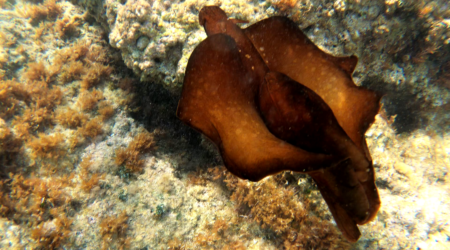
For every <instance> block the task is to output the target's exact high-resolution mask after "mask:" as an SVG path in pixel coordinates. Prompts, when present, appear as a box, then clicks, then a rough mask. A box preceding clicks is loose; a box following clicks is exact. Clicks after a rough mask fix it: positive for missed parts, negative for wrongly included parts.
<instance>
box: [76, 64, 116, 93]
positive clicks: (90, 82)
mask: <svg viewBox="0 0 450 250" xmlns="http://www.w3.org/2000/svg"><path fill="white" fill-rule="evenodd" d="M111 72H112V68H111V67H109V66H105V65H102V64H100V63H91V64H90V65H89V68H88V69H87V70H86V73H85V74H83V77H82V80H81V88H83V89H89V88H91V87H93V86H96V85H97V84H99V83H100V81H101V80H102V79H106V78H108V77H109V75H110V74H111Z"/></svg>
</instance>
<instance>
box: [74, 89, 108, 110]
mask: <svg viewBox="0 0 450 250" xmlns="http://www.w3.org/2000/svg"><path fill="white" fill-rule="evenodd" d="M103 98H104V97H103V93H102V92H101V91H100V90H97V89H94V90H92V91H87V90H85V91H81V93H80V94H79V95H78V100H77V104H78V106H79V107H80V108H81V109H82V110H84V111H87V110H92V109H94V108H95V107H96V106H97V103H98V101H100V100H101V99H103Z"/></svg>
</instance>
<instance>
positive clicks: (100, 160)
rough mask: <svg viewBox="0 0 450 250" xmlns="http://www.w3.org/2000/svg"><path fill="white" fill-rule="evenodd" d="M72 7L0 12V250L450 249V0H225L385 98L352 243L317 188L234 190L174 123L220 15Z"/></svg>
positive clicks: (45, 4) (19, 6) (281, 181)
mask: <svg viewBox="0 0 450 250" xmlns="http://www.w3.org/2000/svg"><path fill="white" fill-rule="evenodd" d="M74 3H75V5H74V4H72V3H70V2H64V1H54V0H47V1H16V2H11V1H0V6H1V7H2V9H1V10H0V22H1V23H0V47H1V49H0V65H1V67H0V77H1V79H0V102H1V105H0V166H1V169H0V174H1V178H2V179H1V190H0V191H1V192H0V215H1V218H0V225H1V226H0V248H5V249H6V248H8V249H13V248H17V249H23V248H39V247H41V248H44V249H49V248H63V247H64V248H66V249H78V248H83V249H99V248H104V249H107V248H112V249H113V248H117V249H120V248H123V249H143V248H147V249H280V248H283V247H284V248H286V249H408V248H420V249H448V248H449V244H450V243H449V240H448V239H449V236H450V226H449V225H450V215H449V214H448V211H450V209H449V199H448V197H449V191H450V179H449V174H448V166H450V162H449V161H450V159H449V157H448V156H449V154H450V139H449V138H450V137H449V134H448V133H449V122H448V121H449V107H450V104H449V82H450V77H449V75H450V73H448V72H449V68H450V66H449V65H450V63H449V61H450V60H449V59H450V55H449V53H448V51H449V50H448V48H449V43H450V21H449V20H450V7H449V4H448V3H447V1H444V0H436V1H413V0H410V1H399V0H389V1H388V0H386V1H359V0H353V1H351V0H349V1H341V0H336V1H321V0H305V1H287V0H281V1H267V2H246V1H228V2H221V8H222V9H224V10H225V12H227V13H228V14H230V15H231V14H233V13H239V14H235V16H234V17H235V18H240V19H244V20H248V21H249V22H250V23H253V22H255V21H257V20H261V19H263V18H265V17H269V16H273V15H287V16H289V17H290V18H291V19H293V20H294V21H295V22H297V23H298V24H299V25H300V27H301V28H302V29H303V30H304V32H305V34H307V35H308V37H309V38H310V39H312V40H313V41H314V43H315V44H317V45H319V46H320V47H321V48H322V49H324V50H327V51H329V52H331V53H332V54H335V55H349V54H355V55H357V56H358V57H359V64H358V67H357V69H356V72H355V74H354V75H353V77H354V79H355V81H356V82H357V83H358V84H360V85H364V86H366V87H368V88H371V89H374V90H378V91H381V92H384V93H386V96H385V99H384V101H383V105H384V107H383V108H382V111H381V112H380V114H379V115H378V116H377V118H376V121H375V123H374V124H373V125H372V128H371V129H370V130H369V131H368V133H367V134H366V137H367V141H368V144H369V149H370V151H371V154H372V157H373V159H374V166H375V168H376V174H377V182H376V183H377V186H378V188H379V192H380V196H381V200H382V206H381V209H380V212H379V215H378V216H377V218H376V219H375V221H373V222H371V223H369V224H368V225H367V226H362V227H361V229H362V234H363V237H362V238H361V239H360V240H359V241H358V242H357V243H355V244H352V245H350V244H349V243H348V242H346V241H345V240H344V239H343V238H342V236H341V235H340V234H339V232H338V231H337V229H336V228H335V226H334V225H333V221H332V218H331V215H330V214H329V212H328V211H327V209H326V206H325V203H324V202H323V200H322V198H321V197H320V194H319V192H318V190H317V188H316V187H314V186H313V185H312V182H311V179H309V178H306V177H305V176H303V175H299V174H295V173H289V172H286V173H282V174H279V175H277V176H274V177H270V178H267V179H264V180H263V181H261V182H257V183H253V182H247V181H243V180H240V179H237V178H236V177H234V176H232V175H231V174H229V173H228V172H227V171H226V170H225V169H224V168H223V167H220V164H221V162H220V160H218V158H217V155H216V152H215V151H214V150H209V149H207V148H211V147H210V145H209V144H208V142H207V141H203V142H201V140H202V139H201V138H200V137H199V136H198V135H197V134H195V133H193V132H191V131H188V130H187V129H186V128H184V127H183V126H181V124H178V123H176V121H175V119H173V118H172V115H173V114H174V113H175V108H176V107H175V104H173V99H176V98H175V97H173V96H174V95H176V94H177V93H179V91H180V87H181V82H182V79H183V76H184V70H185V67H186V63H187V59H188V58H189V56H190V54H191V52H192V50H193V49H194V48H195V46H197V45H198V43H199V42H200V41H201V40H203V39H204V38H205V37H206V35H205V34H204V31H203V30H202V29H201V28H200V26H198V20H197V15H198V10H199V9H200V8H201V7H202V6H203V5H205V4H211V5H212V4H214V5H216V4H218V2H215V1H209V2H207V1H180V2H176V1H143V0H136V1H133V0H129V1H111V0H107V1H105V2H100V1H78V2H76V1H74ZM76 4H78V5H79V6H77V5H76ZM83 8H84V9H83ZM127 68H128V69H130V70H128V69H127ZM136 78H137V79H136ZM138 79H141V81H139V80H138ZM161 86H164V87H161ZM147 88H148V89H150V90H147ZM164 88H166V89H168V91H166V90H165V89H164ZM141 90H142V91H141ZM141 92H142V93H150V94H149V95H148V96H145V97H143V96H142V93H141ZM162 97H164V98H162ZM140 99H142V100H146V101H148V102H146V103H145V105H143V103H144V102H143V101H140ZM132 117H135V118H137V119H134V118H132ZM146 117H147V118H146ZM149 117H150V118H151V119H150V118H149ZM145 119H149V120H145ZM144 124H145V125H146V126H145V128H144ZM199 145H201V146H199ZM124 155H125V156H126V158H127V160H124V159H122V158H121V156H124Z"/></svg>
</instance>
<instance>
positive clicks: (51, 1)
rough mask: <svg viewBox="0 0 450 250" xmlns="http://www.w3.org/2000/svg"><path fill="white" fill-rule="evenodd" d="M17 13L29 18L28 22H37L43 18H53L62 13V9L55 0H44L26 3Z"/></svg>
mask: <svg viewBox="0 0 450 250" xmlns="http://www.w3.org/2000/svg"><path fill="white" fill-rule="evenodd" d="M18 13H19V14H20V15H21V16H23V17H25V18H29V19H30V23H32V24H37V23H39V22H40V21H44V20H52V19H53V20H54V19H55V18H56V17H58V16H59V15H61V14H62V13H63V9H62V7H61V5H60V4H59V3H57V1H56V0H46V1H45V2H44V3H42V4H39V5H35V4H27V5H25V7H24V8H22V9H20V10H18Z"/></svg>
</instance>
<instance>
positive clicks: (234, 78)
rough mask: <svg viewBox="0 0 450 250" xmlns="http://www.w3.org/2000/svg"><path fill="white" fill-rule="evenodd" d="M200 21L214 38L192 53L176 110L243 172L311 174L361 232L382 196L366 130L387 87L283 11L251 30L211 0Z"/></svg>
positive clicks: (351, 235)
mask: <svg viewBox="0 0 450 250" xmlns="http://www.w3.org/2000/svg"><path fill="white" fill-rule="evenodd" d="M199 22H200V24H201V25H202V26H203V27H204V28H205V31H206V33H207V34H208V38H206V39H205V40H204V41H203V42H201V43H200V44H199V45H198V46H197V48H196V49H195V50H194V52H193V53H192V55H191V57H190V58H189V62H188V65H187V68H186V76H185V78H184V85H183V91H182V95H181V99H180V102H179V104H178V110H177V116H178V117H179V118H180V119H181V120H182V121H184V122H185V123H187V124H188V125H190V126H192V127H193V128H195V129H197V130H199V131H200V132H201V133H203V134H204V135H206V136H207V137H208V138H209V139H211V140H212V141H213V142H214V143H215V144H216V145H217V147H218V149H219V151H220V153H221V155H222V158H223V161H224V164H225V166H226V167H227V169H228V170H229V171H230V172H232V173H233V174H235V175H237V176H239V177H241V178H244V179H248V180H251V181H258V180H260V179H262V178H264V177H266V176H268V175H272V174H276V173H278V172H281V171H283V170H291V171H296V172H301V173H306V174H309V175H310V176H311V177H312V178H313V179H314V180H315V182H316V183H317V186H318V187H319V190H320V192H321V193H322V196H323V197H324V199H325V201H326V202H327V204H328V207H329V208H330V211H331V213H332V215H333V217H334V219H335V221H336V223H337V225H338V227H339V229H340V230H341V231H342V233H343V235H344V236H345V237H346V238H347V239H348V240H350V241H356V240H358V238H359V237H360V235H361V233H360V231H359V229H358V227H357V225H358V224H359V225H362V224H365V223H367V222H369V221H370V220H372V219H373V218H374V217H375V216H376V213H377V211H378V209H379V206H380V199H379V196H378V191H377V188H376V186H375V174H374V169H373V166H372V159H371V157H370V154H369V151H368V149H367V145H366V141H365V138H364V134H365V132H366V130H367V129H368V128H369V126H370V124H371V123H372V122H373V120H374V117H375V115H376V114H377V112H378V110H379V101H380V96H379V95H377V94H376V93H374V92H372V91H369V90H367V89H364V88H361V87H357V86H356V85H355V84H354V83H353V81H352V78H351V74H352V72H353V70H354V68H355V66H356V63H357V58H356V57H354V56H351V57H333V56H331V55H328V54H326V53H325V52H323V51H321V50H320V49H318V48H317V47H316V46H315V45H314V44H313V43H312V42H311V41H310V40H309V39H308V38H307V37H306V36H305V35H304V34H303V33H302V32H301V31H300V30H299V29H298V28H297V26H296V25H295V24H294V23H293V22H292V21H291V20H289V19H287V18H284V17H271V18H268V19H265V20H262V21H260V22H257V23H256V24H253V25H251V26H250V27H248V28H246V29H244V30H243V29H241V28H239V27H238V26H237V25H236V23H239V22H242V21H240V20H235V19H228V18H227V16H226V14H225V12H224V11H223V10H221V9H220V8H219V7H217V6H206V7H204V8H203V9H202V10H201V11H200V14H199Z"/></svg>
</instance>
